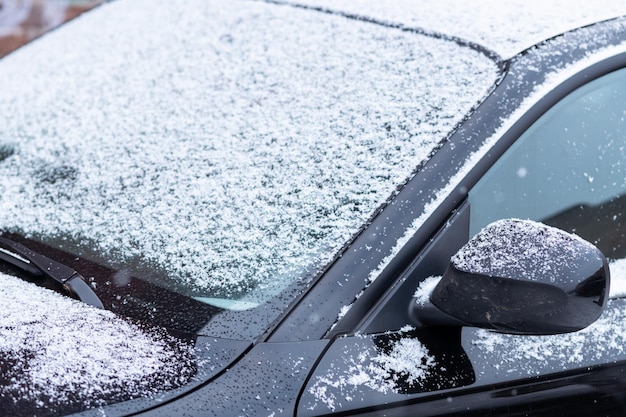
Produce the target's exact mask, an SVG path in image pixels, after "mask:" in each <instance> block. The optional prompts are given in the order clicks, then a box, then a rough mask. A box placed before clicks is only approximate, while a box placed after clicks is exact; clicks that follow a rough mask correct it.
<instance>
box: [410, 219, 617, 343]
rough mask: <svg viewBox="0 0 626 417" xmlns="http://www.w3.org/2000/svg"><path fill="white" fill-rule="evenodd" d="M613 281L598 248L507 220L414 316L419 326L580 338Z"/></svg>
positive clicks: (417, 304)
mask: <svg viewBox="0 0 626 417" xmlns="http://www.w3.org/2000/svg"><path fill="white" fill-rule="evenodd" d="M609 280H610V273H609V267H608V262H607V260H606V258H605V257H604V255H603V254H602V253H601V252H600V251H599V250H598V249H597V248H596V247H595V246H593V245H592V244H591V243H589V242H587V241H585V240H583V239H581V238H579V237H578V236H575V235H572V234H569V233H566V232H564V231H562V230H559V229H556V228H554V227H550V226H546V225H544V224H541V223H537V222H533V221H529V220H515V219H510V220H500V221H497V222H495V223H492V224H490V225H488V226H487V227H485V228H484V229H483V230H482V231H481V232H480V233H478V234H477V235H476V236H474V237H473V238H472V239H471V240H470V241H469V242H468V243H467V244H466V245H465V246H463V247H462V248H461V250H459V251H458V252H457V253H456V254H455V255H454V256H453V257H452V258H451V260H450V264H449V266H448V268H447V270H446V271H445V273H444V275H443V277H442V278H441V280H440V281H439V283H438V284H437V286H436V287H435V288H434V289H433V291H432V293H431V294H430V298H429V300H428V301H427V302H421V301H419V300H414V302H413V303H412V305H411V311H410V313H411V316H412V317H413V319H414V321H416V322H417V323H418V324H419V325H420V326H434V325H448V326H450V325H452V326H473V327H480V328H484V329H492V330H496V331H499V332H506V333H517V334H557V333H567V332H574V331H578V330H581V329H583V328H585V327H587V326H589V325H590V324H591V323H593V322H594V321H596V320H597V319H598V317H600V315H601V314H602V311H603V310H604V306H605V305H606V302H607V299H608V294H609Z"/></svg>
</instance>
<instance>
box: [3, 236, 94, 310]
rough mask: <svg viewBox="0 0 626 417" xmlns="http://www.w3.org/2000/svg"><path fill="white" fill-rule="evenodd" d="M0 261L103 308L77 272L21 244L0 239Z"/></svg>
mask: <svg viewBox="0 0 626 417" xmlns="http://www.w3.org/2000/svg"><path fill="white" fill-rule="evenodd" d="M0 259H1V260H3V261H5V262H7V263H9V264H11V265H13V266H15V267H17V268H19V269H21V270H22V271H24V272H26V273H28V274H29V275H31V276H34V277H44V278H47V279H49V280H52V281H53V282H54V283H55V284H57V285H55V287H57V288H61V289H62V290H63V292H64V293H65V294H66V295H68V296H70V297H72V298H76V299H78V300H80V301H82V302H84V303H86V304H89V305H92V306H94V307H98V308H104V306H103V305H102V301H100V298H98V296H97V295H96V293H95V292H94V291H93V289H92V288H91V287H90V286H89V285H88V284H87V283H86V282H85V279H84V278H83V277H82V275H80V274H79V273H78V272H76V271H75V270H73V269H72V268H70V267H69V266H67V265H63V264H62V263H60V262H57V261H55V260H52V259H50V258H48V257H47V256H44V255H42V254H40V253H37V252H35V251H33V250H31V249H29V248H27V247H26V246H24V245H22V244H21V243H18V242H15V241H13V240H11V239H7V238H5V237H0Z"/></svg>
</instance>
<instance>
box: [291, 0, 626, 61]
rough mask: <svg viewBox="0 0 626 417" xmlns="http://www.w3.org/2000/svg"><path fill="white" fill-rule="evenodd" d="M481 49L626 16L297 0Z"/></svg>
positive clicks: (529, 42) (584, 10) (527, 43)
mask: <svg viewBox="0 0 626 417" xmlns="http://www.w3.org/2000/svg"><path fill="white" fill-rule="evenodd" d="M288 3H292V4H300V5H303V6H309V7H316V8H323V9H327V10H329V11H333V12H340V13H347V14H353V15H356V16H362V17H365V18H369V19H374V20H378V21H380V22H387V23H391V24H396V25H403V26H405V27H407V28H420V29H423V30H426V31H432V32H436V33H439V34H444V35H446V36H449V37H457V38H460V39H462V40H466V41H469V42H474V43H477V44H480V45H482V46H484V47H486V48H488V49H490V50H492V51H494V52H496V53H497V54H499V55H500V56H501V57H503V58H505V59H506V58H510V57H512V56H513V55H515V54H517V53H519V52H521V51H523V50H524V49H526V48H529V47H531V46H533V45H534V44H536V43H539V42H541V41H543V40H545V39H549V38H551V37H553V36H556V35H559V34H561V33H563V32H566V31H568V30H572V29H575V28H578V27H581V26H585V25H589V24H592V23H595V22H598V21H601V20H606V19H611V18H614V17H618V16H623V15H626V3H624V2H616V1H611V0H597V1H589V0H573V1H570V0H547V1H541V2H539V1H534V2H529V1H527V0H510V1H509V0H507V1H501V0H475V1H466V0H441V1H437V2H432V1H425V0H417V1H416V0H292V1H288Z"/></svg>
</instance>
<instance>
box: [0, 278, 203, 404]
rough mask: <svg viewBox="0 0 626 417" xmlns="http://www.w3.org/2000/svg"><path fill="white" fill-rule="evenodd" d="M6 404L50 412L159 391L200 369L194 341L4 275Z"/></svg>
mask: <svg viewBox="0 0 626 417" xmlns="http://www.w3.org/2000/svg"><path fill="white" fill-rule="evenodd" d="M0 305H2V309H0V369H2V370H3V372H2V373H1V374H0V398H1V399H0V404H1V405H2V407H1V408H2V409H3V412H6V413H9V414H11V411H10V410H12V409H13V408H12V407H18V408H19V407H20V404H22V406H23V405H24V402H27V403H29V404H35V405H36V407H38V408H41V409H45V410H47V412H50V411H51V410H54V409H55V407H57V406H59V405H63V407H65V409H67V407H69V404H73V403H75V404H77V406H78V407H79V409H80V408H83V407H93V406H97V405H98V404H100V403H101V402H103V401H105V400H107V402H109V401H111V400H112V399H117V400H123V399H129V398H134V397H138V396H143V395H148V394H154V393H156V392H158V391H162V390H167V389H172V388H175V387H177V386H180V385H182V384H184V383H186V382H187V381H188V380H189V379H190V378H191V377H192V376H193V374H194V372H195V369H196V368H195V367H196V364H195V363H194V361H195V354H194V347H193V345H188V344H185V343H181V342H177V341H175V340H174V339H173V338H172V337H171V336H168V335H166V334H165V333H163V334H158V333H155V331H146V330H143V329H141V328H140V327H138V326H136V325H133V324H131V323H129V322H127V321H125V320H123V319H121V318H119V317H117V316H115V315H114V314H113V313H111V312H109V311H105V310H100V309H96V308H93V307H90V306H87V305H85V304H83V303H81V302H79V301H75V300H73V299H70V298H67V297H64V296H62V295H60V294H57V293H55V292H53V291H50V290H48V289H44V288H41V287H38V286H36V285H34V284H31V283H28V282H25V281H22V280H20V279H18V278H15V277H11V276H8V275H4V274H0Z"/></svg>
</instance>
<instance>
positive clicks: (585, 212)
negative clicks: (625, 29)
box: [469, 68, 626, 259]
mask: <svg viewBox="0 0 626 417" xmlns="http://www.w3.org/2000/svg"><path fill="white" fill-rule="evenodd" d="M625 97H626V68H624V69H621V70H618V71H615V72H613V73H610V74H608V75H605V76H603V77H601V78H599V79H596V80H594V81H592V82H590V83H588V84H586V85H585V86H583V87H581V88H579V89H578V90H576V91H575V92H573V93H572V94H570V95H569V96H567V97H565V98H564V99H563V100H561V101H560V102H559V103H558V104H557V105H555V106H554V107H553V108H551V109H550V110H549V111H548V112H546V113H545V114H544V115H543V116H542V117H541V118H540V119H539V120H537V121H536V122H535V123H534V124H533V125H532V126H531V127H530V128H529V129H528V130H527V131H526V132H525V133H524V134H523V135H522V136H521V137H520V138H519V139H518V140H517V141H516V142H515V144H514V145H513V146H512V147H511V148H510V149H509V150H508V151H507V152H506V153H505V154H504V155H503V156H502V158H500V160H498V162H497V163H496V164H495V165H494V166H493V167H492V168H491V169H490V170H489V171H488V172H487V174H486V175H485V176H484V177H483V178H482V179H481V180H480V181H479V182H478V183H477V184H476V186H475V187H474V188H473V189H472V190H471V191H470V193H469V202H470V235H474V234H475V233H477V232H478V231H480V229H482V228H483V227H484V226H486V225H487V224H489V223H490V222H492V221H495V220H498V219H501V218H522V219H533V220H538V221H542V222H544V223H546V224H549V225H552V226H556V227H558V228H560V229H563V230H567V231H570V232H573V233H576V234H578V235H579V236H581V237H583V238H585V239H587V240H588V241H590V242H593V243H594V244H595V245H596V246H598V248H599V249H600V250H602V252H603V253H604V254H605V255H606V256H607V257H608V258H610V259H618V258H624V257H626V237H625V234H626V210H625V209H626V98H625Z"/></svg>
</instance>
